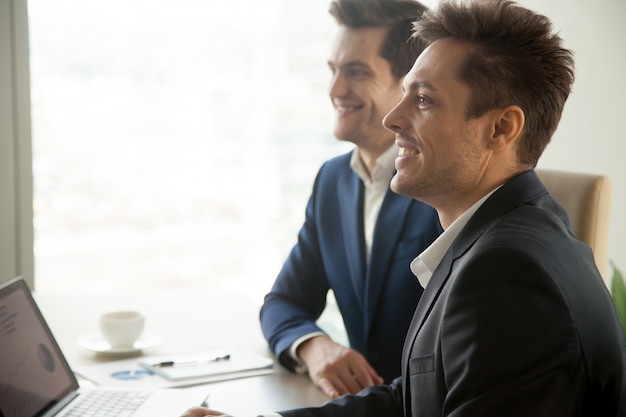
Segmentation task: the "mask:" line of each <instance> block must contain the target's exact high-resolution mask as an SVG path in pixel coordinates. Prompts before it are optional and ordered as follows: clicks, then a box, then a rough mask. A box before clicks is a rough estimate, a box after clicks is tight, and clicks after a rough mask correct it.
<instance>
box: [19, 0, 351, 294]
mask: <svg viewBox="0 0 626 417" xmlns="http://www.w3.org/2000/svg"><path fill="white" fill-rule="evenodd" d="M326 7H327V3H326V2H321V1H319V0H297V1H293V0H273V1H272V0H270V1H258V0H229V1H222V0H106V1H104V0H91V1H88V2H85V1H83V0H55V1H53V2H51V1H48V0H29V25H30V42H31V89H32V120H33V171H34V210H35V219H34V221H35V271H36V279H37V289H38V291H77V290H78V291H109V290H119V289H122V290H130V291H134V290H137V291H138V290H140V289H143V288H146V287H151V288H171V287H177V286H185V287H194V286H197V287H205V286H210V285H223V286H228V287H234V288H237V289H239V290H243V291H247V292H248V293H249V294H250V295H252V296H254V297H260V296H261V295H262V294H263V293H265V291H267V290H268V289H269V286H270V284H271V282H272V281H273V279H274V277H275V275H276V273H277V272H278V269H279V268H280V265H281V264H282V262H283V260H284V258H285V256H286V255H287V253H288V251H289V249H290V248H291V246H292V245H293V243H294V242H295V240H296V233H297V230H298V228H299V226H300V224H301V222H302V220H303V218H304V206H305V204H306V199H307V197H308V195H309V193H310V191H311V185H312V181H313V178H314V175H315V173H316V171H317V169H318V167H319V165H320V163H321V162H322V161H323V160H325V159H327V158H329V157H330V156H333V155H335V154H338V153H340V152H344V151H346V150H348V149H350V146H348V144H345V143H339V142H337V141H336V140H335V139H334V138H333V137H332V110H331V105H330V101H329V99H328V98H327V82H328V79H329V72H328V69H327V65H326V59H327V57H328V53H329V48H330V43H331V40H332V35H333V32H334V30H335V23H334V21H333V19H332V17H331V16H330V15H329V14H328V13H327V10H326Z"/></svg>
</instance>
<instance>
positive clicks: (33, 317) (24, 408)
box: [0, 278, 78, 417]
mask: <svg viewBox="0 0 626 417" xmlns="http://www.w3.org/2000/svg"><path fill="white" fill-rule="evenodd" d="M77 388H78V383H77V381H76V378H75V377H74V375H73V373H72V371H71V370H70V368H69V366H68V364H67V361H66V360H65V357H64V356H63V354H62V353H61V350H60V349H59V346H58V344H57V343H56V341H55V340H54V337H53V336H52V333H51V332H50V329H49V328H48V325H47V324H46V322H45V320H44V318H43V316H42V315H41V312H40V311H39V308H38V307H37V305H36V304H35V302H34V300H33V298H32V296H31V293H30V290H29V289H28V287H27V285H26V283H25V281H24V280H22V279H20V278H15V279H13V280H12V281H9V282H8V283H7V284H5V285H3V286H2V287H0V417H35V416H40V415H43V413H45V411H46V410H48V409H50V408H51V407H52V406H54V405H55V404H57V403H58V402H59V401H61V400H62V399H63V398H65V397H66V396H67V395H69V394H71V393H72V392H73V391H75V390H76V389H77Z"/></svg>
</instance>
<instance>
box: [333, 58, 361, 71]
mask: <svg viewBox="0 0 626 417" xmlns="http://www.w3.org/2000/svg"><path fill="white" fill-rule="evenodd" d="M328 66H329V67H331V68H336V67H337V65H335V63H334V62H332V61H330V60H329V61H328ZM339 67H340V68H364V69H369V68H370V66H369V65H368V64H366V63H365V62H363V61H358V60H357V61H348V62H344V63H343V64H341V65H339Z"/></svg>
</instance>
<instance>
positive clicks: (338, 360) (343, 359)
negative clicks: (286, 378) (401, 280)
mask: <svg viewBox="0 0 626 417" xmlns="http://www.w3.org/2000/svg"><path fill="white" fill-rule="evenodd" d="M297 354H298V357H299V358H300V360H302V361H303V362H304V363H305V364H306V366H307V368H308V369H309V377H310V378H311V381H313V383H314V384H315V385H317V386H318V387H319V388H320V389H321V390H322V391H323V392H324V393H325V394H326V395H328V396H329V397H330V398H335V397H338V396H340V395H343V394H355V393H357V392H359V391H361V390H362V389H363V388H366V387H369V386H372V385H376V384H382V383H383V379H382V378H381V377H380V376H378V374H377V373H376V371H375V370H374V368H372V366H371V365H370V364H369V363H368V362H367V360H366V359H365V357H364V356H363V355H361V354H360V353H359V352H357V351H356V350H354V349H350V348H347V347H345V346H342V345H340V344H337V343H335V342H333V341H332V340H331V339H330V338H329V337H328V336H316V337H313V338H311V339H309V340H307V341H305V342H304V343H302V345H300V346H298V351H297ZM191 417H195V416H191Z"/></svg>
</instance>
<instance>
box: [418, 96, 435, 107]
mask: <svg viewBox="0 0 626 417" xmlns="http://www.w3.org/2000/svg"><path fill="white" fill-rule="evenodd" d="M430 103H432V100H431V99H430V97H427V96H417V104H418V106H426V105H428V104H430Z"/></svg>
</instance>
